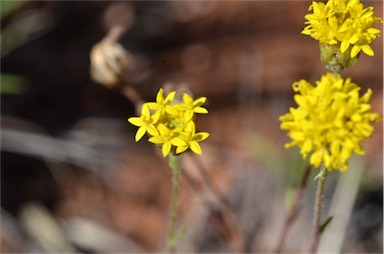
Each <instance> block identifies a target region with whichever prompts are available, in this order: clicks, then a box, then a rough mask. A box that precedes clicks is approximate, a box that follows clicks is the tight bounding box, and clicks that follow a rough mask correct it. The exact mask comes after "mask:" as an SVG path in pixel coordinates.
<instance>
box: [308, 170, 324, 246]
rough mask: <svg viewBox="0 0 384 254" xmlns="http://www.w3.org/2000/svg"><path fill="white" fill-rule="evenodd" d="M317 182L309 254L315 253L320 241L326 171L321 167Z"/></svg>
mask: <svg viewBox="0 0 384 254" xmlns="http://www.w3.org/2000/svg"><path fill="white" fill-rule="evenodd" d="M318 176H319V182H318V184H317V191H316V202H315V209H314V210H315V212H314V228H313V235H312V244H311V249H310V252H311V253H315V252H316V251H317V247H318V246H319V241H320V234H321V232H320V220H321V207H322V203H323V196H324V184H325V179H326V177H327V169H326V168H325V167H324V166H323V165H321V168H320V173H319V175H318Z"/></svg>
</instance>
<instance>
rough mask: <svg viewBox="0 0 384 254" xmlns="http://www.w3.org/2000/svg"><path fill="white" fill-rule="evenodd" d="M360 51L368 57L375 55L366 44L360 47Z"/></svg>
mask: <svg viewBox="0 0 384 254" xmlns="http://www.w3.org/2000/svg"><path fill="white" fill-rule="evenodd" d="M361 49H362V50H363V52H364V53H365V54H367V55H368V56H374V55H375V53H374V52H373V50H372V48H371V46H369V45H368V44H367V45H364V46H362V47H361Z"/></svg>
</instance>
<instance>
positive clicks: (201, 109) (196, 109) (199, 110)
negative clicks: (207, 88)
mask: <svg viewBox="0 0 384 254" xmlns="http://www.w3.org/2000/svg"><path fill="white" fill-rule="evenodd" d="M193 112H195V113H199V114H208V110H207V109H206V108H203V107H197V108H194V109H193Z"/></svg>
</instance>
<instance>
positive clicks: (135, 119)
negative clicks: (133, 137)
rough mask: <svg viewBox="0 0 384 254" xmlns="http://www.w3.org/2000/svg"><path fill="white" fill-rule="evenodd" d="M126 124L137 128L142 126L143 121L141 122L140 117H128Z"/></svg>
mask: <svg viewBox="0 0 384 254" xmlns="http://www.w3.org/2000/svg"><path fill="white" fill-rule="evenodd" d="M128 122H130V123H131V124H133V125H135V126H138V127H140V126H142V125H143V120H141V118H140V117H130V118H128Z"/></svg>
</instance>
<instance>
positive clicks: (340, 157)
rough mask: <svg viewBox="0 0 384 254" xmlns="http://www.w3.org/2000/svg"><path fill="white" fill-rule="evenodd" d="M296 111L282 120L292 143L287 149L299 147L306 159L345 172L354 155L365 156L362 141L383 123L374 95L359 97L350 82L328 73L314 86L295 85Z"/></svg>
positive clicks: (292, 109) (354, 85)
mask: <svg viewBox="0 0 384 254" xmlns="http://www.w3.org/2000/svg"><path fill="white" fill-rule="evenodd" d="M293 90H294V91H295V92H298V94H296V95H295V96H294V100H295V102H296V103H297V105H298V107H297V108H290V112H289V113H287V114H285V115H283V116H281V117H280V121H281V122H282V123H281V126H280V127H281V129H283V130H287V131H288V136H289V137H290V138H291V139H292V142H290V143H288V144H286V148H289V147H292V146H299V147H300V153H301V154H302V155H303V158H306V156H307V155H308V154H310V153H311V155H310V163H311V164H312V165H313V166H315V167H319V166H320V164H321V163H324V166H325V167H326V168H327V169H329V170H331V169H338V170H341V171H346V170H347V168H348V163H347V160H348V159H349V157H350V156H351V154H352V153H353V152H355V153H357V154H364V149H363V148H362V147H361V145H360V141H362V140H363V139H365V138H368V137H370V136H371V134H372V132H373V130H374V128H373V126H372V124H373V122H375V121H379V120H381V116H380V115H379V114H376V113H373V112H372V111H371V110H372V106H371V105H370V104H369V100H370V97H371V94H372V91H371V90H370V89H368V91H367V92H366V93H365V94H364V95H363V96H361V97H359V90H360V87H359V86H358V85H356V84H354V83H352V82H351V80H350V79H349V78H348V79H346V80H343V78H341V77H340V76H334V75H333V74H331V73H327V74H326V75H324V76H322V78H321V80H320V81H317V82H316V85H315V86H312V85H311V84H310V83H309V82H307V81H305V80H300V81H299V82H295V83H294V84H293Z"/></svg>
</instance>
